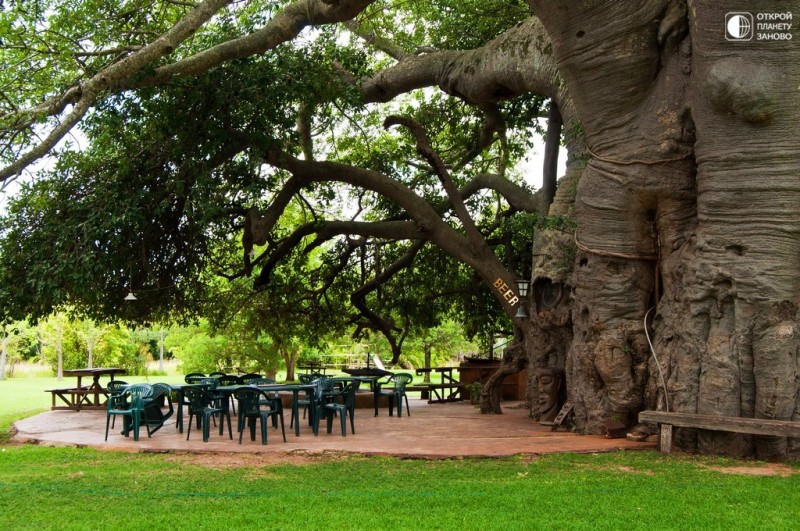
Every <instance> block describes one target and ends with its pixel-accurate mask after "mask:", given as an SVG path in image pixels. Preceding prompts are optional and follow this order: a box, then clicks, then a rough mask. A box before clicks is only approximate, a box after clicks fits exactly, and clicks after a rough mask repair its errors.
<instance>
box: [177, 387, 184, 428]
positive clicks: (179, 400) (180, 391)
mask: <svg viewBox="0 0 800 531" xmlns="http://www.w3.org/2000/svg"><path fill="white" fill-rule="evenodd" d="M175 399H176V402H177V403H178V414H177V415H176V418H175V427H176V428H178V433H183V389H177V390H176V392H175Z"/></svg>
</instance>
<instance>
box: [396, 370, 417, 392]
mask: <svg viewBox="0 0 800 531" xmlns="http://www.w3.org/2000/svg"><path fill="white" fill-rule="evenodd" d="M392 380H393V381H394V388H395V389H396V390H397V391H398V392H405V390H406V385H408V384H410V383H411V382H412V381H413V380H414V377H413V376H411V375H410V374H408V373H407V372H398V373H397V374H395V375H394V376H392Z"/></svg>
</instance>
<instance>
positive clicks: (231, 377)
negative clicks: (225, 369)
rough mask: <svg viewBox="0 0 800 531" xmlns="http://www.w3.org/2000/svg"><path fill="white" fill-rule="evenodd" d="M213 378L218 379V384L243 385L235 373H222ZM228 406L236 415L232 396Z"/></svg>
mask: <svg viewBox="0 0 800 531" xmlns="http://www.w3.org/2000/svg"><path fill="white" fill-rule="evenodd" d="M215 378H217V380H219V384H220V385H244V384H243V383H242V379H241V378H240V377H239V376H237V375H235V374H223V375H222V376H216V377H215ZM230 406H231V411H233V414H234V415H236V404H235V401H234V399H233V396H230Z"/></svg>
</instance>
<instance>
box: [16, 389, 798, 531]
mask: <svg viewBox="0 0 800 531" xmlns="http://www.w3.org/2000/svg"><path fill="white" fill-rule="evenodd" d="M7 384H8V381H5V382H0V393H2V396H3V397H4V399H3V400H2V401H0V419H2V420H0V431H2V432H6V431H7V430H8V426H9V425H8V423H7V422H8V421H7V420H6V419H8V418H12V417H14V416H15V415H18V414H20V413H19V412H14V411H10V410H9V407H10V406H9V405H8V404H10V403H16V404H17V406H15V407H23V408H24V407H28V406H33V405H34V404H33V403H32V402H30V401H26V400H24V399H21V398H18V397H15V398H11V395H12V394H13V393H12V392H10V391H12V389H13V390H23V389H26V388H29V390H34V389H36V385H34V384H31V386H30V387H29V386H28V385H25V384H17V385H18V387H13V388H12V387H10V386H8V385H7ZM39 385H41V384H39ZM42 389H43V388H42V387H39V388H38V392H39V393H41V394H42V395H45V396H44V398H45V400H44V404H43V405H42V406H37V407H42V408H46V407H47V406H49V397H48V396H47V395H46V393H43V392H42ZM21 394H24V393H22V392H21ZM250 459H252V463H251V464H247V461H245V464H244V465H242V464H241V463H242V461H243V460H242V459H241V458H240V459H237V460H236V463H238V464H237V465H236V466H230V465H229V463H230V462H231V461H230V460H226V459H225V456H217V457H215V456H214V455H205V456H202V457H200V458H198V457H197V456H193V455H190V454H130V453H122V452H114V451H99V450H93V449H87V448H83V449H81V448H48V447H38V446H33V445H13V444H3V445H0V523H2V524H3V526H2V528H3V529H76V530H77V529H81V530H83V529H110V528H118V527H120V526H125V527H128V526H131V525H146V526H148V527H152V528H169V529H192V528H200V529H214V528H216V529H232V528H241V529H257V528H258V529H264V528H266V529H443V530H449V529H454V530H455V529H459V530H461V529H512V530H515V529H795V528H796V527H797V521H798V519H799V518H800V474H789V475H787V476H771V477H763V476H753V475H743V474H729V473H723V472H722V471H720V470H718V469H721V470H728V471H730V470H731V468H732V467H737V466H761V465H763V464H759V463H749V462H742V461H736V460H728V459H719V458H708V457H704V458H700V457H687V456H683V457H680V456H663V455H661V454H658V453H655V452H644V451H638V452H618V453H610V454H591V455H576V454H557V455H548V456H543V457H540V458H535V459H530V458H523V457H514V458H506V459H464V460H443V461H425V460H399V459H393V458H376V457H373V458H364V457H337V458H331V457H328V458H300V457H296V456H295V457H289V458H287V460H288V461H287V462H278V463H275V462H274V461H269V462H266V463H265V462H264V461H263V460H262V459H261V458H259V457H258V456H251V457H250ZM787 470H788V471H789V472H800V468H798V467H797V466H795V465H793V466H792V467H789V468H787Z"/></svg>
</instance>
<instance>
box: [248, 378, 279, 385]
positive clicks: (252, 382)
mask: <svg viewBox="0 0 800 531" xmlns="http://www.w3.org/2000/svg"><path fill="white" fill-rule="evenodd" d="M274 383H275V380H273V379H272V378H261V377H258V378H253V379H252V380H250V383H249V385H265V384H274Z"/></svg>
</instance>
